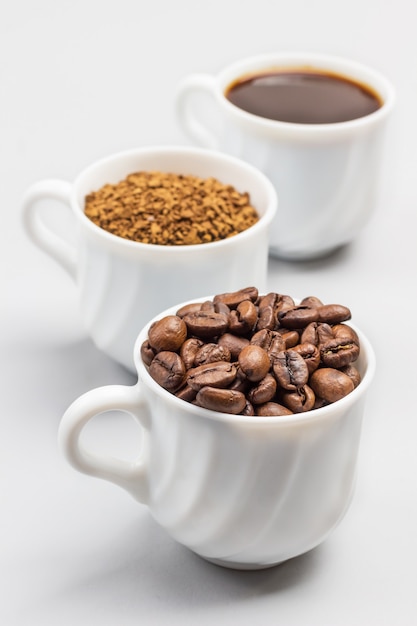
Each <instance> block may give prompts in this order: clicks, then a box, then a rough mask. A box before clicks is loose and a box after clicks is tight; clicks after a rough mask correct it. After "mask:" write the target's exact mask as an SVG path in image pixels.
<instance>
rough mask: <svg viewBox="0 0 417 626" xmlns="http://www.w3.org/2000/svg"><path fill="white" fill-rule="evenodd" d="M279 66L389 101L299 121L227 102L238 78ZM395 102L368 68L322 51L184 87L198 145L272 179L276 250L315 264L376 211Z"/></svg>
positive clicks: (266, 61)
mask: <svg viewBox="0 0 417 626" xmlns="http://www.w3.org/2000/svg"><path fill="white" fill-rule="evenodd" d="M279 68H313V69H317V70H324V71H330V72H334V73H337V74H340V75H342V76H346V77H348V78H351V79H353V80H356V81H359V82H360V83H364V84H366V85H367V86H369V87H371V88H372V89H373V90H374V91H376V92H377V93H378V94H379V95H380V97H381V98H382V101H383V104H382V106H381V108H380V109H379V110H377V111H376V112H374V113H372V114H370V115H368V116H366V117H362V118H359V119H356V120H351V121H348V122H342V123H335V124H295V123H287V122H279V121H275V120H270V119H265V118H262V117H258V116H256V115H252V114H250V113H247V112H246V111H243V110H242V109H239V108H238V107H236V106H234V105H233V104H232V103H231V102H230V101H229V100H228V99H227V98H226V97H225V95H224V92H225V90H226V88H227V87H228V86H229V85H230V84H231V83H233V82H234V81H235V80H236V79H237V78H239V77H244V76H247V75H251V74H252V73H256V72H259V71H264V70H271V69H272V70H274V69H279ZM197 96H199V98H197ZM393 103H394V90H393V87H392V86H391V84H390V83H389V82H388V81H387V80H386V79H385V78H384V77H383V76H381V75H380V74H379V73H378V72H376V71H374V70H373V69H371V68H368V67H366V66H364V65H362V64H360V63H357V62H354V61H350V60H347V59H342V58H338V57H334V56H328V55H321V54H311V53H277V54H268V55H261V56H256V57H251V58H248V59H244V60H241V61H239V62H236V63H234V64H233V65H231V66H229V67H227V68H225V69H224V70H222V71H221V72H220V73H219V74H218V75H216V76H211V75H207V74H193V75H191V76H188V77H186V78H185V79H184V80H183V81H181V83H180V84H179V87H178V93H177V99H176V110H177V118H178V120H179V123H180V125H181V127H182V129H183V130H184V132H185V133H186V135H187V136H188V137H189V138H190V139H191V140H192V141H193V142H195V143H197V144H199V145H201V146H204V147H206V148H212V149H220V150H222V151H224V152H226V153H229V154H232V155H235V156H238V157H239V158H242V159H244V160H246V161H248V162H249V163H252V164H253V165H255V166H256V167H258V168H259V169H260V170H262V171H263V172H264V173H265V174H266V175H267V176H268V177H269V179H270V180H271V181H272V182H273V184H274V185H275V187H276V189H277V191H278V194H279V198H280V204H279V211H278V212H277V216H276V218H275V220H274V222H273V225H272V229H271V244H270V245H271V252H272V253H273V254H274V255H276V256H279V257H283V258H287V259H309V258H314V257H319V256H323V255H325V254H328V253H329V252H331V251H332V250H334V249H335V248H337V247H339V246H342V245H343V244H346V243H348V242H350V241H351V240H353V239H354V238H355V237H356V235H357V234H358V233H359V232H360V231H361V229H362V228H363V226H364V225H365V224H366V223H367V221H368V219H369V217H370V215H371V214H372V212H373V211H374V209H375V207H376V202H377V184H378V180H379V172H380V166H381V159H382V155H383V139H384V127H385V123H386V121H387V118H388V115H389V113H390V112H391V110H392V107H393Z"/></svg>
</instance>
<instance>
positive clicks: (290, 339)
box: [277, 328, 300, 350]
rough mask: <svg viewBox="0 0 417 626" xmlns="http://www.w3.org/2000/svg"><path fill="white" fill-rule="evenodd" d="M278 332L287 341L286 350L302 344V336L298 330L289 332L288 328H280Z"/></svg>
mask: <svg viewBox="0 0 417 626" xmlns="http://www.w3.org/2000/svg"><path fill="white" fill-rule="evenodd" d="M277 332H278V333H279V334H280V335H281V337H282V338H283V340H284V341H285V349H286V350H288V349H289V348H293V347H294V346H296V345H297V344H298V343H299V342H300V335H299V334H298V332H297V331H296V330H288V329H287V328H278V330H277Z"/></svg>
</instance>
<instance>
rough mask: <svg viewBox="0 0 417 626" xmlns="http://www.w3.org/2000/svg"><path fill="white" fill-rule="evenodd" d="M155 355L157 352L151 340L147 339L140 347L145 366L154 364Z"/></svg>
mask: <svg viewBox="0 0 417 626" xmlns="http://www.w3.org/2000/svg"><path fill="white" fill-rule="evenodd" d="M155 354H156V352H155V350H154V349H153V348H152V347H151V344H150V343H149V340H148V339H145V341H144V342H143V343H142V345H141V347H140V356H141V357H142V361H143V362H144V363H145V365H150V364H151V363H152V360H153V358H154V356H155Z"/></svg>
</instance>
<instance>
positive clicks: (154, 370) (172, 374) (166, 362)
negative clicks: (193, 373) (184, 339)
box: [149, 350, 186, 392]
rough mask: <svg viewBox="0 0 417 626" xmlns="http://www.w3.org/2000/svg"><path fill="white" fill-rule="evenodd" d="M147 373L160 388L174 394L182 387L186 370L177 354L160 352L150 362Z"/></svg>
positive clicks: (165, 351)
mask: <svg viewBox="0 0 417 626" xmlns="http://www.w3.org/2000/svg"><path fill="white" fill-rule="evenodd" d="M149 373H150V375H151V376H152V378H153V379H154V380H156V382H157V383H158V384H159V385H161V387H163V388H164V389H167V390H168V391H172V392H174V391H176V390H177V389H179V388H180V387H181V386H182V385H183V383H184V380H185V375H186V370H185V365H184V363H183V360H182V359H181V357H180V355H179V354H177V353H176V352H170V351H168V350H162V351H161V352H158V354H157V355H156V356H155V357H154V359H153V360H152V363H151V364H150V366H149Z"/></svg>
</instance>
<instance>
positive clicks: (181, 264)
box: [23, 146, 278, 370]
mask: <svg viewBox="0 0 417 626" xmlns="http://www.w3.org/2000/svg"><path fill="white" fill-rule="evenodd" d="M46 201H48V202H49V203H50V202H51V201H55V202H56V214H57V215H58V216H59V215H63V213H64V211H65V210H66V209H67V208H68V207H69V208H70V212H71V213H70V214H71V218H72V222H73V224H74V226H75V229H76V240H75V243H74V241H73V240H72V241H71V240H67V239H66V238H65V237H64V235H63V234H62V233H60V234H58V233H57V232H56V231H54V228H53V224H52V225H51V223H50V221H51V220H50V221H49V222H48V214H46V215H45V213H43V212H42V209H43V205H44V204H45V203H46ZM277 202H278V200H277V194H276V191H275V189H274V187H273V186H272V184H271V182H270V181H269V179H268V178H267V177H266V176H265V175H264V174H263V173H261V172H260V171H259V170H257V169H256V168H255V167H253V166H251V165H249V164H247V163H246V162H244V161H240V160H239V159H236V158H234V157H231V156H227V155H225V154H222V153H216V152H209V151H207V150H203V149H199V148H190V147H176V146H162V147H148V148H139V149H136V150H131V151H128V152H122V153H118V154H115V155H112V156H110V157H108V158H104V159H102V160H100V161H98V162H96V163H94V164H92V165H91V166H89V167H87V168H86V169H85V170H84V171H83V172H81V174H80V175H79V176H78V177H77V178H76V180H75V181H74V183H69V182H66V181H62V180H45V181H40V182H39V183H36V184H35V185H33V186H32V187H31V188H30V189H29V190H28V191H27V193H26V195H25V197H24V201H23V220H24V226H25V229H26V232H27V234H28V235H29V237H30V239H31V240H32V241H33V242H34V243H35V244H36V245H37V246H38V247H39V248H41V250H42V251H44V252H46V253H47V254H48V255H49V256H51V257H52V258H53V259H54V260H55V261H57V262H58V263H59V264H60V265H61V266H62V267H63V268H64V269H65V270H67V272H69V274H70V276H71V277H72V278H73V279H74V280H75V281H76V283H77V286H78V289H79V301H80V309H81V315H82V319H83V321H84V325H85V328H86V330H87V332H88V333H89V334H90V336H91V337H92V339H93V341H94V343H95V344H96V346H97V347H98V348H100V349H101V350H102V351H103V352H104V353H106V354H107V355H109V356H110V357H112V358H114V359H115V360H116V361H118V362H120V363H121V364H122V365H124V366H125V367H127V368H129V369H131V370H134V362H133V359H132V345H133V343H134V341H135V339H136V336H137V334H138V332H139V331H140V329H141V328H142V326H143V325H144V324H145V323H146V322H147V321H148V320H149V319H150V318H151V317H153V316H154V315H156V314H157V313H158V311H161V310H163V309H164V308H166V307H167V306H169V305H170V304H171V303H172V302H176V301H178V300H179V299H180V300H187V299H190V298H193V297H195V296H196V295H198V294H200V293H201V285H204V287H205V289H208V290H211V292H214V290H215V289H216V288H217V287H218V286H219V285H220V286H221V289H224V290H226V291H229V290H234V289H237V288H238V287H239V286H240V285H241V284H242V283H244V284H245V283H246V281H248V280H250V281H251V282H252V283H254V284H259V285H263V286H265V282H266V276H267V264H268V243H269V227H270V225H271V222H272V219H273V217H274V215H275V212H276V208H277ZM49 216H50V213H49Z"/></svg>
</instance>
